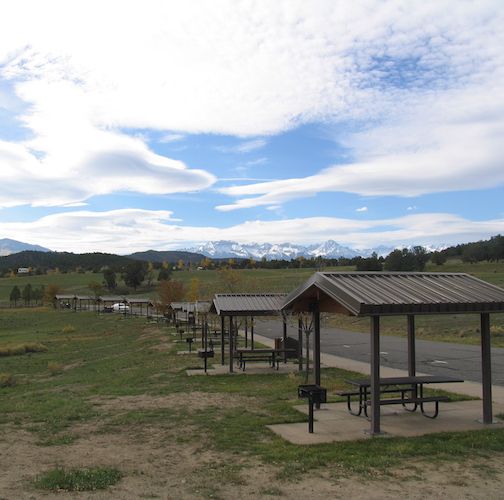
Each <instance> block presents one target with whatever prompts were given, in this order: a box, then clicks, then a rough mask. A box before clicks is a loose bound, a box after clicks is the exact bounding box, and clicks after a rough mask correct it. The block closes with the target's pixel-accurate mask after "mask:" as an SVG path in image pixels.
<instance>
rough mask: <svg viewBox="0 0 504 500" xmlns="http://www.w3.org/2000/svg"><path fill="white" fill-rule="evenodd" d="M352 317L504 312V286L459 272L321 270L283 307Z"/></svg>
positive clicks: (287, 299) (290, 297)
mask: <svg viewBox="0 0 504 500" xmlns="http://www.w3.org/2000/svg"><path fill="white" fill-rule="evenodd" d="M317 300H318V304H319V308H320V311H322V312H343V313H347V314H348V313H350V314H352V315H355V316H374V315H395V314H438V313H481V312H504V289H502V288H499V287H498V286H495V285H491V284H489V283H486V282H485V281H482V280H480V279H478V278H475V277H473V276H470V275H468V274H463V273H405V272H394V273H392V272H391V273H383V272H340V273H338V272H319V273H315V274H313V276H311V277H310V279H309V280H307V281H306V282H305V283H303V284H302V285H301V286H300V287H298V288H297V289H296V290H294V291H293V292H291V293H290V294H289V295H288V297H287V298H286V299H285V302H284V304H283V307H282V309H283V310H293V311H308V310H310V307H311V304H313V302H314V301H317Z"/></svg>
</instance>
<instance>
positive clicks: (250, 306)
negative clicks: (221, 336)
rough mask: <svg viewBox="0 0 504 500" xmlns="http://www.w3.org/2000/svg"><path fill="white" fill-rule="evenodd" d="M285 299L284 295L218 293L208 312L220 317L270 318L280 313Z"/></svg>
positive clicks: (285, 295)
mask: <svg viewBox="0 0 504 500" xmlns="http://www.w3.org/2000/svg"><path fill="white" fill-rule="evenodd" d="M285 297H287V294H285V293H261V294H253V293H229V294H224V293H223V294H220V293H219V294H216V295H215V298H214V300H213V304H212V307H211V309H210V312H213V313H216V314H218V315H221V316H222V315H224V316H270V315H274V314H279V313H280V312H281V307H282V304H283V302H284V300H285Z"/></svg>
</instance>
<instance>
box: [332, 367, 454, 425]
mask: <svg viewBox="0 0 504 500" xmlns="http://www.w3.org/2000/svg"><path fill="white" fill-rule="evenodd" d="M345 382H347V383H348V384H350V385H353V386H356V387H357V389H358V390H357V391H342V392H337V394H338V395H339V396H344V397H346V398H347V406H348V411H349V412H350V413H351V414H352V415H356V416H359V415H361V413H362V412H364V415H365V416H366V417H367V416H368V414H367V407H368V406H369V405H370V404H371V401H370V400H369V396H370V393H369V389H370V387H371V381H370V380H369V379H358V380H345ZM456 382H463V380H462V379H459V378H454V377H442V376H437V375H423V376H408V377H385V378H380V394H389V395H392V397H388V398H387V399H380V405H392V404H400V405H402V406H403V407H404V409H405V410H407V411H416V410H417V409H418V408H420V411H421V412H422V414H423V415H424V416H425V417H428V418H436V417H437V416H438V413H439V403H440V402H447V401H449V400H450V399H449V398H448V397H447V396H424V385H427V384H445V383H456ZM353 396H358V398H359V400H358V404H359V407H358V411H354V410H353V409H352V405H351V398H352V397H353ZM424 403H435V411H434V413H433V414H432V415H428V414H426V413H425V411H424ZM409 404H411V405H413V406H412V407H411V408H408V406H407V405H409Z"/></svg>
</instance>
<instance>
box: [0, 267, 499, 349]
mask: <svg viewBox="0 0 504 500" xmlns="http://www.w3.org/2000/svg"><path fill="white" fill-rule="evenodd" d="M325 270H328V271H329V270H337V271H350V270H353V268H350V267H338V268H328V269H325ZM427 271H435V272H465V273H469V274H472V275H474V276H476V277H478V278H480V279H483V280H485V281H488V282H489V283H493V284H496V285H498V286H502V287H504V263H501V262H499V263H489V262H480V263H477V264H467V263H463V262H461V261H459V260H450V261H448V262H447V263H446V264H445V265H443V266H434V265H432V264H429V265H428V266H427ZM236 272H237V274H238V275H239V276H240V284H239V285H238V286H239V290H240V291H244V292H290V291H291V290H293V289H294V288H295V287H297V286H298V285H300V284H301V283H303V282H304V281H305V280H306V279H308V278H309V277H310V276H311V275H312V274H313V272H314V271H313V269H272V270H269V269H245V270H238V271H236ZM172 276H173V279H177V280H181V281H183V282H184V283H185V285H186V287H189V285H190V282H191V280H192V279H194V278H197V279H198V280H199V282H200V285H201V286H200V292H201V293H200V298H201V299H209V298H211V297H212V296H213V294H214V293H218V292H221V293H222V292H228V291H229V290H228V289H226V287H225V285H224V284H223V283H222V282H221V281H220V277H219V273H218V272H217V271H180V272H174V273H173V275H172ZM102 280H103V276H102V275H101V274H93V273H85V274H82V273H67V274H51V275H42V276H20V277H15V278H1V279H0V305H3V306H4V307H8V299H9V294H10V291H11V290H12V287H13V286H14V285H18V286H19V287H20V288H22V287H23V286H24V285H25V284H27V283H30V284H31V285H32V286H40V285H42V284H44V285H48V284H56V285H58V286H60V287H61V290H62V292H64V293H76V294H84V295H88V294H90V293H91V292H90V289H89V288H88V285H89V283H90V282H93V281H94V282H99V283H101V282H102ZM119 286H120V291H119V292H123V291H124V290H125V287H124V283H122V282H120V283H119ZM129 292H130V293H131V294H132V296H135V295H137V296H144V297H145V296H148V297H150V298H152V299H156V298H157V293H156V289H155V287H152V288H150V289H147V288H145V287H140V288H139V289H138V290H137V291H136V292H134V291H133V290H129ZM491 323H492V345H493V346H494V347H504V315H502V314H494V315H492V320H491ZM325 324H327V325H330V326H335V327H340V328H344V329H347V330H351V331H358V332H362V331H364V332H366V331H368V329H369V321H368V320H367V319H366V318H354V317H347V316H341V315H337V316H335V315H333V316H331V317H329V318H327V319H326V322H325ZM382 331H383V333H384V334H386V335H400V336H403V335H405V334H406V320H405V318H403V317H399V318H383V320H382ZM417 336H418V338H423V339H428V340H439V341H446V342H457V343H467V344H479V342H480V338H479V317H478V316H477V315H438V316H418V317H417Z"/></svg>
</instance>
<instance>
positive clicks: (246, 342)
mask: <svg viewBox="0 0 504 500" xmlns="http://www.w3.org/2000/svg"><path fill="white" fill-rule="evenodd" d="M247 347H248V318H247V316H245V348H247Z"/></svg>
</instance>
